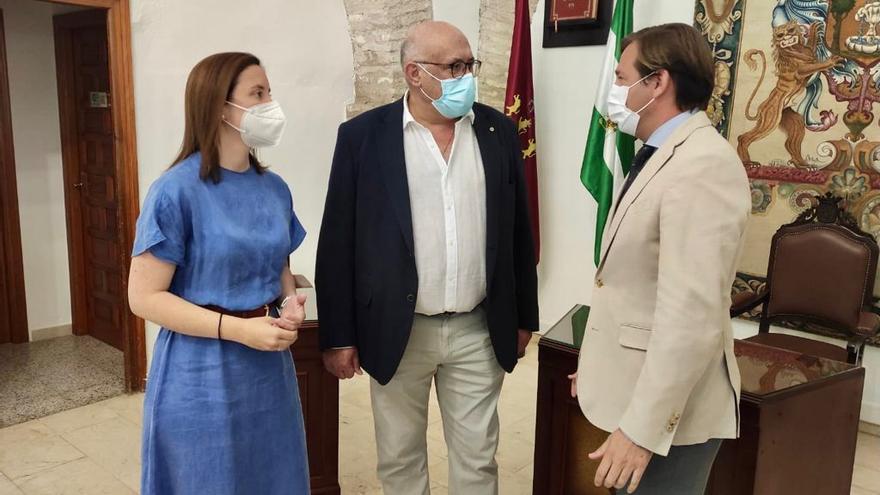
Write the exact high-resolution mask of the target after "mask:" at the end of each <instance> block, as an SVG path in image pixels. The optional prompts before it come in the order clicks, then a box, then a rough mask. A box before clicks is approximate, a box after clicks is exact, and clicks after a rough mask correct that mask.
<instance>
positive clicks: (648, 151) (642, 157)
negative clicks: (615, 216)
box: [617, 145, 657, 204]
mask: <svg viewBox="0 0 880 495" xmlns="http://www.w3.org/2000/svg"><path fill="white" fill-rule="evenodd" d="M655 151H657V148H656V147H654V146H648V145H645V146H642V149H640V150H639V152H638V153H636V156H635V158H633V163H632V166H631V167H630V168H629V174H627V176H626V181H624V183H623V189H621V190H620V195H619V196H617V203H618V204H620V200H621V199H622V198H623V195H624V194H626V192H627V191H628V190H629V187H630V186H631V185H632V183H633V182H635V180H636V177H637V176H638V175H639V172H641V171H642V169H643V168H645V164H646V163H648V160H650V159H651V156H653V155H654V152H655Z"/></svg>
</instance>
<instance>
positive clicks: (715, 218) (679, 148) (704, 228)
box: [577, 112, 751, 455]
mask: <svg viewBox="0 0 880 495" xmlns="http://www.w3.org/2000/svg"><path fill="white" fill-rule="evenodd" d="M750 210H751V195H750V192H749V184H748V179H747V177H746V173H745V170H744V168H743V165H742V162H741V161H740V160H739V158H738V157H737V154H736V152H735V151H734V150H733V148H732V147H731V146H730V144H728V143H727V141H725V140H724V138H723V137H721V135H719V134H718V132H717V131H716V130H715V129H714V128H713V127H712V124H711V123H710V122H709V119H708V117H707V116H706V114H705V113H704V112H700V113H697V114H695V115H694V116H692V117H691V118H689V119H688V120H687V121H686V122H685V123H683V124H682V125H681V126H680V127H679V128H678V129H676V130H675V132H674V133H673V134H672V136H670V138H669V139H668V140H667V141H666V142H665V143H664V144H663V145H662V146H661V147H660V148H659V149H658V150H657V151H656V152H655V153H654V156H652V157H651V159H650V160H649V161H648V163H647V164H646V165H645V168H644V169H643V170H642V172H641V173H640V174H639V175H638V177H637V178H636V180H635V182H634V183H633V184H632V186H631V187H630V189H629V190H628V191H627V193H626V195H625V196H624V197H623V198H622V199H621V201H620V204H619V205H618V207H617V211H616V212H614V213H613V217H612V218H611V220H610V221H609V222H608V224H607V225H606V228H605V234H604V236H603V246H602V258H601V262H600V264H599V268H598V270H597V273H596V280H595V289H594V291H593V301H592V307H591V311H590V316H589V321H588V323H587V330H586V332H585V335H584V340H583V345H582V347H581V353H580V362H579V365H578V388H577V391H578V400H579V402H580V406H581V409H582V410H583V412H584V414H585V415H586V416H587V418H588V419H589V420H590V422H591V423H593V424H594V425H595V426H597V427H599V428H601V429H603V430H605V431H608V432H612V431H614V430H616V429H617V428H620V429H621V430H622V431H623V432H624V433H625V434H626V435H627V436H628V437H629V438H630V439H631V440H632V441H634V442H635V443H637V444H638V445H640V446H642V447H644V448H646V449H649V450H651V451H652V452H654V453H656V454H660V455H666V454H667V453H668V452H669V448H670V446H672V445H692V444H698V443H703V442H705V441H707V440H709V439H712V438H735V437H736V436H737V435H738V431H739V393H740V377H739V369H738V368H737V365H736V359H735V357H734V354H733V333H732V329H731V323H730V316H729V315H730V313H729V312H730V304H731V300H730V288H731V285H732V284H733V280H734V276H735V274H736V264H737V258H738V257H739V254H740V251H741V249H742V245H743V238H744V235H743V234H744V231H745V228H746V221H747V220H748V218H749V213H750Z"/></svg>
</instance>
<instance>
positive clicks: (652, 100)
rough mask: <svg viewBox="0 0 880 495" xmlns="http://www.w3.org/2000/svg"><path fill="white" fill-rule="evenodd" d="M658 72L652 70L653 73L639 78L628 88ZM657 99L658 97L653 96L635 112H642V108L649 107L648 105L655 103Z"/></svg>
mask: <svg viewBox="0 0 880 495" xmlns="http://www.w3.org/2000/svg"><path fill="white" fill-rule="evenodd" d="M656 74H657V71H653V72H651V73H650V74H648V75H647V76H645V77H643V78H641V79H639V80H638V81H636V82H634V83H632V85H631V86H629V87H628V88H627V89H631V88H632V87H633V86H635V85H636V84H638V83H640V82H642V81H644V80H645V79H647V78H649V77H651V76H653V75H656ZM656 99H657V97H654V98H651V100H650V101H649V102H648V103H645V104H644V106H642V108H640V109H638V110H636V111H635V113H636V114H641V113H642V110H644V109H646V108H648V105H650V104H651V103H654V100H656Z"/></svg>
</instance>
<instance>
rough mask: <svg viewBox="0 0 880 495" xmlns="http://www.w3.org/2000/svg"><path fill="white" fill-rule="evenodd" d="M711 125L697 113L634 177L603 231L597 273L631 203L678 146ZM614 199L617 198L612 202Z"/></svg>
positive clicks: (702, 113) (704, 117)
mask: <svg viewBox="0 0 880 495" xmlns="http://www.w3.org/2000/svg"><path fill="white" fill-rule="evenodd" d="M711 125H712V123H711V122H710V121H709V118H708V117H707V116H706V114H705V112H699V113H697V114H696V115H694V116H692V117H691V118H689V119H688V120H687V121H686V122H685V123H684V124H682V125H681V127H679V128H678V129H676V130H675V132H674V133H673V134H672V136H670V137H669V139H668V140H666V142H665V143H663V145H662V146H660V149H658V150H657V152H656V153H654V156H652V157H651V159H650V160H648V163H646V164H645V168H644V169H643V170H642V172H641V173H640V174H639V175H638V177H636V180H635V181H634V182H633V183H632V186H630V188H629V190H628V191H627V192H626V194H625V195H624V196H623V197H622V198H620V202H619V204H618V205H617V208H616V209H615V210H614V212H613V217H612V218H611V222H610V224H608V227H607V228H606V229H605V232H604V234H603V236H602V255H601V261H600V262H599V268H598V269H597V273H598V271H600V270H601V269H602V267H603V266H604V264H605V259H606V258H607V257H608V251H609V250H610V249H611V244H612V243H613V242H614V237H615V236H616V235H617V231H618V230H619V229H620V224H621V223H622V222H623V219H624V217H625V216H626V212H627V211H628V210H629V207H630V206H631V205H632V203H633V201H635V200H636V198H638V197H639V194H641V192H642V190H643V189H645V186H647V185H648V183H649V182H651V179H653V178H654V176H655V175H657V173H658V172H659V171H660V170H661V169H662V168H663V167H664V166H665V165H666V164H667V163H668V162H669V159H670V158H672V156H673V155H674V154H675V150H676V148H678V146H679V145H681V144H682V143H684V142H685V141H687V139H688V138H689V137H690V135H691V134H693V133H694V131H696V130H697V129H700V128H703V127H707V126H711ZM616 199H617V198H615V199H614V200H616Z"/></svg>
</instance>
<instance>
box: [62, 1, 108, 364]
mask: <svg viewBox="0 0 880 495" xmlns="http://www.w3.org/2000/svg"><path fill="white" fill-rule="evenodd" d="M55 43H56V53H57V54H58V56H59V60H58V67H59V70H58V86H59V88H58V92H59V95H60V98H61V99H62V100H67V101H61V102H59V103H60V105H59V107H60V108H61V114H62V116H61V120H62V136H63V137H64V139H63V142H62V147H64V148H69V149H65V153H64V155H65V163H64V166H65V176H66V177H67V178H68V179H67V180H68V181H73V184H68V185H67V187H68V192H69V194H68V204H69V208H68V214H69V215H70V216H71V218H69V221H68V225H69V229H70V230H72V231H74V232H71V234H73V235H71V236H70V240H71V242H72V243H73V244H74V245H73V246H71V265H74V264H76V265H78V266H77V267H73V266H72V268H73V269H71V287H72V290H77V291H79V294H80V295H79V299H78V302H79V304H76V303H75V304H74V313H75V315H74V318H73V320H74V331H75V333H77V334H86V333H87V334H90V335H92V336H93V337H95V338H98V339H100V340H102V341H104V342H106V343H108V344H110V345H112V346H114V347H116V348H118V349H122V346H123V337H124V335H123V334H124V332H123V317H124V306H125V303H124V298H123V297H122V296H123V294H122V287H123V280H122V278H123V277H124V273H123V270H122V269H121V266H122V256H121V255H122V246H121V245H120V230H119V218H118V215H117V212H118V211H119V198H118V196H117V190H118V188H117V183H116V165H115V156H114V147H113V144H114V136H113V119H112V115H111V111H110V106H111V105H112V104H113V103H112V97H111V96H112V95H111V94H110V68H109V63H108V62H109V59H108V46H107V22H106V11H103V10H93V11H86V12H77V13H74V14H66V15H60V16H55ZM61 57H64V58H63V59H61Z"/></svg>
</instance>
